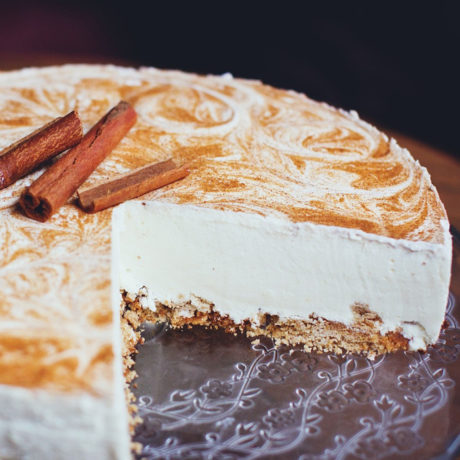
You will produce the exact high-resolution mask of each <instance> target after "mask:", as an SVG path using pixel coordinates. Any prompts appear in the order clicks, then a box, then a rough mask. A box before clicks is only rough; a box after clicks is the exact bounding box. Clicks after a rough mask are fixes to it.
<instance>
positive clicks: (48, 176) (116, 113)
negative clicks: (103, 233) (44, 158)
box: [19, 101, 137, 222]
mask: <svg viewBox="0 0 460 460" xmlns="http://www.w3.org/2000/svg"><path fill="white" fill-rule="evenodd" d="M136 118H137V115H136V112H135V111H134V109H133V108H132V107H131V106H130V105H129V104H128V103H127V102H124V101H122V102H120V103H119V104H118V105H117V106H116V107H114V108H113V109H112V110H110V111H109V112H108V113H107V114H106V115H105V116H104V117H103V118H102V119H101V120H100V121H99V122H98V123H97V124H96V125H95V126H93V127H92V128H91V130H90V131H89V132H88V133H87V134H86V135H85V136H84V137H83V139H82V141H81V142H80V144H78V145H77V146H75V147H74V148H73V149H71V150H69V151H68V152H67V153H66V154H65V155H64V156H62V158H60V159H59V160H58V161H57V162H56V163H54V164H53V165H52V166H51V167H50V168H49V169H48V170H47V171H46V172H45V173H44V174H43V175H42V176H40V177H39V178H38V179H37V180H36V181H35V182H34V183H33V184H32V185H31V186H30V187H28V188H27V189H26V190H25V191H24V192H23V193H22V195H21V198H20V200H19V204H20V206H21V207H22V209H23V210H24V212H25V214H26V215H27V216H28V217H31V218H32V219H35V220H38V221H41V222H45V221H46V220H48V219H49V218H50V217H51V216H52V215H53V214H54V213H55V212H56V211H57V210H58V209H59V208H60V207H61V206H62V205H63V204H65V203H66V201H67V200H68V199H69V198H70V197H71V196H72V194H73V193H74V192H75V191H76V190H77V188H78V187H79V186H80V185H81V184H82V183H83V182H84V181H85V180H86V179H87V178H88V177H89V175H90V174H91V173H92V172H93V171H94V170H95V169H96V167H97V166H98V165H99V164H100V163H101V162H102V161H103V160H104V158H106V157H107V155H108V154H109V153H110V152H111V151H112V150H113V149H114V148H115V147H116V146H117V144H118V143H119V142H120V141H121V139H122V138H123V137H124V136H125V135H126V134H127V132H128V131H129V130H130V129H131V128H132V126H133V125H134V123H135V122H136Z"/></svg>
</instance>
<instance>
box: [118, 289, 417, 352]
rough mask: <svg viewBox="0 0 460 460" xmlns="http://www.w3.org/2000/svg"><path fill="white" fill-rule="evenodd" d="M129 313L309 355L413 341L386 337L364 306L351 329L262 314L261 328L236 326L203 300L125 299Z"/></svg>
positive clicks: (387, 348) (393, 347)
mask: <svg viewBox="0 0 460 460" xmlns="http://www.w3.org/2000/svg"><path fill="white" fill-rule="evenodd" d="M123 299H124V303H125V312H126V314H127V315H129V316H132V315H135V317H136V318H137V319H136V321H137V324H140V323H142V322H144V321H149V322H154V323H156V322H168V323H169V324H170V325H171V327H173V328H184V327H192V326H205V327H210V328H215V329H217V328H222V329H224V330H225V331H226V332H229V333H237V332H240V333H243V334H245V335H246V336H248V337H258V336H267V337H270V338H271V339H273V340H274V342H275V344H276V345H281V344H286V345H299V344H301V345H303V346H304V349H305V350H306V351H315V352H320V353H322V352H332V353H336V354H343V353H361V354H365V355H368V356H375V355H378V354H383V353H388V352H393V351H397V350H407V349H408V348H409V341H408V340H407V339H406V338H405V337H403V336H402V334H401V333H400V332H399V331H391V332H388V333H387V334H385V335H382V334H381V333H380V332H379V328H378V326H379V324H380V323H381V322H382V320H381V318H380V317H379V316H378V315H376V314H375V313H373V312H371V311H370V310H369V309H368V308H367V307H366V306H364V305H359V304H357V305H355V306H354V307H353V312H354V317H355V321H354V323H353V325H352V326H351V327H349V326H346V325H345V324H343V323H339V322H333V321H329V320H326V319H324V318H321V317H316V316H310V318H308V319H307V320H298V319H287V320H286V319H280V318H279V317H278V316H275V315H269V314H261V315H260V317H259V318H258V324H256V323H255V322H252V321H249V320H245V321H243V322H242V323H235V322H234V321H233V320H232V319H231V318H229V317H228V316H223V315H221V314H220V313H219V312H217V311H215V309H214V305H213V304H212V303H211V302H207V301H206V300H203V299H201V305H200V307H199V308H197V307H196V306H194V305H192V304H191V303H190V302H184V303H180V304H178V303H173V304H170V305H165V304H161V303H157V304H156V310H155V311H153V310H150V309H147V308H144V307H143V306H142V294H141V295H140V296H137V297H136V298H135V299H130V298H128V296H127V295H126V294H124V295H123Z"/></svg>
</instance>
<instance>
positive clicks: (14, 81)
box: [0, 66, 446, 242]
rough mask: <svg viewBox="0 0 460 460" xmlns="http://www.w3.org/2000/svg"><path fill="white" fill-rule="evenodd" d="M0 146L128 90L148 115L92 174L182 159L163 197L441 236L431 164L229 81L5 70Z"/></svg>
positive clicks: (363, 128)
mask: <svg viewBox="0 0 460 460" xmlns="http://www.w3.org/2000/svg"><path fill="white" fill-rule="evenodd" d="M0 85H1V94H2V95H1V98H0V114H1V115H0V133H1V134H2V138H1V141H0V146H1V144H5V145H6V144H7V143H8V142H10V141H11V140H14V139H15V138H17V137H18V135H22V134H24V133H26V132H28V131H29V130H30V129H31V128H32V127H36V126H38V125H39V124H40V123H43V122H44V121H47V120H49V119H50V118H51V117H53V116H56V115H58V114H62V113H64V112H65V111H67V110H70V109H72V108H74V107H77V108H78V110H79V111H80V113H81V115H82V117H83V119H84V121H85V122H86V124H87V126H89V125H90V124H91V123H93V122H94V121H95V120H97V118H98V117H99V116H101V115H102V114H103V113H104V112H105V111H106V110H107V109H108V108H109V107H110V106H111V104H113V103H115V102H116V101H118V100H119V99H120V98H124V99H127V100H128V101H129V102H131V103H132V104H133V105H134V106H135V108H136V110H137V111H138V113H139V115H140V116H139V122H138V124H137V126H136V128H135V129H134V130H133V131H132V132H131V133H130V135H129V136H128V138H127V139H126V140H125V142H123V143H122V145H121V146H120V147H119V148H118V149H117V150H116V151H115V153H114V154H113V155H112V156H111V157H110V159H109V160H107V161H106V162H105V163H104V164H103V165H102V166H101V167H100V168H99V169H98V171H97V174H95V175H93V176H92V177H91V178H90V179H89V183H96V182H100V181H101V180H105V179H106V177H107V176H110V175H112V174H116V173H120V172H125V171H127V170H130V169H133V168H136V167H139V166H144V165H145V164H147V163H150V162H152V161H156V160H162V159H165V158H167V157H170V156H172V157H174V158H176V159H178V160H179V161H189V162H190V163H191V167H192V172H193V174H191V175H190V177H189V178H188V179H186V180H184V181H182V182H181V183H179V184H175V185H173V186H171V187H168V188H166V189H164V190H161V191H158V192H156V193H155V194H154V196H156V197H162V198H165V199H168V200H172V201H176V202H180V203H186V202H187V203H193V204H199V205H204V206H210V207H216V208H219V209H228V210H233V211H247V212H256V213H260V214H264V215H266V214H273V213H275V214H278V215H284V216H286V217H288V218H289V219H291V220H293V221H295V222H303V221H309V222H314V223H318V224H323V225H335V226H340V227H349V228H356V229H360V230H363V231H365V232H369V233H374V234H377V235H383V236H388V237H392V238H405V239H408V240H413V241H419V240H420V241H432V242H440V241H441V239H442V231H441V230H440V225H439V221H440V220H441V219H446V215H445V212H444V209H443V207H442V205H441V203H440V201H439V198H438V196H437V194H436V191H435V189H434V188H433V186H432V185H431V183H430V179H429V176H428V175H427V174H426V172H425V171H424V170H423V169H422V168H421V167H420V166H419V165H418V164H417V163H416V162H415V161H414V160H413V159H412V157H411V156H410V155H409V153H408V152H407V151H405V150H403V149H401V148H400V147H399V146H398V145H397V144H396V143H395V142H394V141H389V139H388V138H387V137H386V136H385V135H384V134H382V133H381V132H379V131H378V130H376V129H375V128H373V127H372V126H370V125H368V124H366V123H364V122H362V121H361V120H360V119H359V118H358V117H357V115H356V114H355V113H345V112H343V111H339V110H336V109H334V108H332V107H329V106H327V105H325V104H321V103H318V102H315V101H312V100H311V99H308V98H307V97H305V96H303V95H301V94H297V93H294V92H291V91H283V90H277V89H274V88H271V87H269V86H265V85H262V84H261V83H259V82H254V81H244V80H236V79H232V78H228V77H200V76H196V75H191V74H184V73H180V72H167V71H159V70H155V69H143V70H140V71H136V70H133V69H117V68H114V67H101V66H99V67H97V66H80V67H79V66H67V67H63V68H50V69H42V70H39V71H37V70H33V71H23V72H18V73H6V74H3V76H2V78H1V80H0Z"/></svg>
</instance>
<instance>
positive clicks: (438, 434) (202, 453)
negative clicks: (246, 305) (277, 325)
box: [132, 239, 460, 460]
mask: <svg viewBox="0 0 460 460" xmlns="http://www.w3.org/2000/svg"><path fill="white" fill-rule="evenodd" d="M456 299H458V301H460V241H459V240H458V239H456V240H455V244H454V262H453V273H452V283H451V294H450V296H449V304H448V309H447V315H446V320H447V323H448V328H447V329H445V330H444V331H443V332H442V333H441V337H440V339H439V342H438V343H437V345H436V346H435V347H433V348H431V349H430V350H429V351H428V352H427V353H414V352H400V353H396V354H390V355H386V356H381V357H378V358H376V359H375V360H374V361H371V360H369V359H366V358H363V357H360V356H354V355H348V356H344V357H342V356H336V355H333V354H314V353H305V352H304V351H302V350H300V349H295V348H294V349H292V348H287V347H282V348H278V349H276V348H274V347H273V345H272V343H271V341H270V340H268V339H261V340H260V342H259V343H258V341H254V340H252V341H250V340H248V339H246V338H244V337H241V336H233V335H230V334H225V333H222V332H221V331H208V330H205V329H201V328H194V329H191V330H186V331H174V330H171V329H168V328H167V327H166V326H165V325H156V326H152V325H150V326H149V325H144V330H143V336H144V337H145V340H146V341H145V345H143V346H142V347H140V352H139V354H138V355H137V358H136V370H137V372H138V373H139V378H138V379H137V380H136V381H135V384H134V385H132V390H133V392H134V394H135V395H136V397H137V403H138V407H139V415H140V416H141V417H142V418H143V423H142V425H140V426H139V427H138V429H137V432H136V436H135V440H136V441H138V442H140V443H142V445H143V446H144V447H143V452H142V454H141V455H140V458H147V459H157V458H161V459H199V458H207V459H213V458H219V459H234V458H244V459H250V458H251V459H252V458H285V459H288V458H299V459H302V460H309V459H312V460H313V459H315V460H319V459H321V460H325V459H342V458H347V459H353V458H365V459H368V458H388V457H389V458H400V457H406V458H407V457H411V458H418V459H424V458H433V457H435V456H439V457H438V458H439V459H441V458H442V459H450V458H455V457H456V455H458V451H457V449H460V435H459V433H460V391H459V390H458V385H457V384H458V383H460V329H459V323H460V321H459V320H460V308H459V307H457V308H455V303H456ZM456 451H457V452H456Z"/></svg>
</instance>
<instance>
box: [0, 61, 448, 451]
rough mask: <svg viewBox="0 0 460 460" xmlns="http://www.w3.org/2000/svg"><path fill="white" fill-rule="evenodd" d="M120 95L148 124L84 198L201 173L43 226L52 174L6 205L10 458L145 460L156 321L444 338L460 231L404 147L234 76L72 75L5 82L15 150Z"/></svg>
mask: <svg viewBox="0 0 460 460" xmlns="http://www.w3.org/2000/svg"><path fill="white" fill-rule="evenodd" d="M120 100H126V101H128V102H129V103H130V104H131V105H132V106H133V107H134V109H135V110H136V112H137V114H138V120H137V123H136V125H135V126H134V127H133V128H132V129H131V131H130V132H129V134H128V135H127V136H126V137H125V138H124V139H123V140H122V142H121V143H120V144H119V145H118V146H117V147H116V148H115V150H114V151H113V152H112V154H111V155H110V156H109V157H108V158H107V159H106V160H105V161H104V162H103V163H102V164H101V165H100V166H99V167H98V168H97V169H96V170H95V171H94V173H93V174H92V175H91V176H90V177H89V179H88V180H87V181H86V183H85V184H83V186H82V189H86V188H88V187H92V186H94V185H99V184H103V183H105V182H107V181H108V180H110V179H113V178H114V177H117V176H120V175H124V174H126V173H128V172H130V171H133V170H136V169H138V168H140V167H143V166H146V165H149V164H152V163H155V162H159V161H163V160H167V159H170V158H172V159H173V160H174V161H175V162H176V163H177V164H185V163H187V164H188V165H189V167H190V174H189V176H187V177H186V178H185V179H183V180H181V181H179V182H175V183H173V184H171V185H168V186H166V187H164V188H161V189H159V190H156V191H154V192H151V193H149V194H147V195H144V196H142V197H140V198H138V199H136V200H132V201H128V202H125V203H123V204H121V205H119V206H117V207H115V208H111V209H108V210H105V211H102V212H99V213H97V214H94V215H89V214H85V213H84V212H83V211H81V210H80V209H79V208H78V207H76V206H75V203H74V201H73V200H69V202H68V203H67V204H66V205H65V206H63V207H62V208H61V209H60V210H59V211H58V212H57V213H56V214H55V215H54V216H53V217H52V218H51V219H50V220H49V221H47V222H45V223H40V222H36V221H33V220H31V219H29V218H27V217H26V216H24V215H23V214H22V213H21V211H20V210H19V209H18V207H17V201H18V198H19V196H20V194H21V193H22V191H23V190H24V188H25V187H27V186H28V185H30V184H31V182H32V181H33V180H34V179H36V178H37V177H38V176H40V175H41V174H42V173H43V172H44V171H45V170H46V168H47V167H48V166H49V164H47V165H44V166H42V167H41V168H40V169H38V170H36V171H35V172H33V173H32V174H30V175H28V176H26V177H24V178H22V179H20V180H18V181H17V182H16V183H15V184H13V185H11V186H10V187H8V188H5V189H3V190H0V214H1V222H2V224H1V226H0V241H1V246H0V247H1V252H0V290H1V292H2V297H1V299H0V315H1V322H0V350H1V353H0V404H2V407H7V408H8V410H5V411H2V414H1V415H0V457H3V456H5V457H9V456H11V457H15V456H19V457H21V456H27V455H29V454H30V453H31V452H33V453H34V455H35V456H36V458H48V459H49V458H63V457H69V456H71V455H77V454H78V455H77V456H79V457H80V458H88V457H90V456H91V457H93V458H101V459H102V458H121V459H124V458H128V456H129V431H128V415H127V409H126V404H125V400H124V394H123V388H124V380H123V363H122V357H121V356H122V348H123V349H124V350H125V351H126V350H128V351H129V350H130V349H131V348H130V347H132V345H133V343H134V341H135V337H136V336H135V334H134V332H132V331H130V328H129V324H131V325H132V324H137V322H138V321H143V320H150V321H168V322H169V323H170V324H171V325H172V326H173V327H183V326H187V325H205V326H212V327H214V326H216V327H222V328H224V329H226V330H227V331H229V332H235V331H241V332H243V333H245V334H247V335H249V336H258V335H268V336H270V337H272V338H273V339H274V340H275V341H276V342H277V343H287V344H299V343H300V344H303V345H304V346H305V348H306V349H307V350H313V351H324V352H335V353H343V352H363V353H369V354H371V355H372V354H376V353H384V352H389V351H395V350H400V349H403V350H407V349H412V350H417V349H426V347H427V346H428V345H430V344H432V343H435V342H436V340H437V337H438V335H439V331H440V328H441V325H442V322H443V319H444V313H445V307H446V301H447V295H448V287H449V280H450V265H451V254H452V241H451V236H450V234H449V230H448V229H449V224H448V220H447V216H446V213H445V210H444V207H443V205H442V203H441V201H440V199H439V196H438V194H437V192H436V189H435V188H434V186H433V185H432V183H431V181H430V177H429V175H428V173H427V171H426V170H425V169H424V168H423V167H421V166H420V165H419V164H418V162H416V161H415V160H414V159H413V158H412V156H411V155H410V153H409V152H408V151H407V150H405V149H402V148H401V147H399V146H398V144H397V143H396V142H395V141H394V140H392V139H389V138H388V137H387V136H386V135H385V134H383V133H381V132H380V131H378V130H377V129H376V128H374V127H372V126H371V125H369V124H367V123H365V122H364V121H362V120H360V119H359V117H358V115H357V114H356V113H355V112H344V111H342V110H337V109H335V108H333V107H330V106H328V105H326V104H324V103H319V102H315V101H313V100H311V99H309V98H307V97H306V96H304V95H302V94H299V93H296V92H293V91H285V90H279V89H275V88H272V87H270V86H267V85H264V84H262V83H260V82H258V81H249V80H241V79H235V78H233V77H232V76H231V75H228V74H226V75H223V76H199V75H194V74H186V73H182V72H178V71H162V70H157V69H153V68H144V69H131V68H121V67H114V66H90V65H69V66H63V67H49V68H42V69H24V70H21V71H15V72H3V73H0V155H1V150H2V149H4V148H5V149H6V148H7V147H8V146H9V145H10V144H12V143H14V142H16V141H17V140H19V139H20V138H22V137H24V136H26V135H28V134H30V133H31V132H33V131H34V130H36V129H37V128H39V127H40V126H42V125H44V124H46V123H48V122H49V121H51V120H53V119H54V118H56V117H59V116H62V115H65V114H66V113H68V112H70V111H71V110H74V109H76V110H77V111H78V113H79V114H80V117H81V119H82V121H83V125H84V129H85V132H86V131H87V130H88V129H89V128H90V127H91V126H93V125H94V124H95V123H96V122H97V121H98V120H99V119H100V118H101V117H102V116H103V115H104V114H105V113H106V112H107V111H108V110H109V109H110V108H111V107H113V106H114V105H116V104H117V103H118V102H119V101H120ZM120 304H121V305H122V309H123V312H122V322H121V323H120ZM121 330H122V331H123V334H121V332H120V331H121ZM11 414H14V416H13V415H11ZM56 423H59V424H60V427H61V428H60V436H59V439H56V438H57V437H56V435H55V426H56ZM24 439H27V442H24V441H23V440H24ZM76 453H77V454H76Z"/></svg>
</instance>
